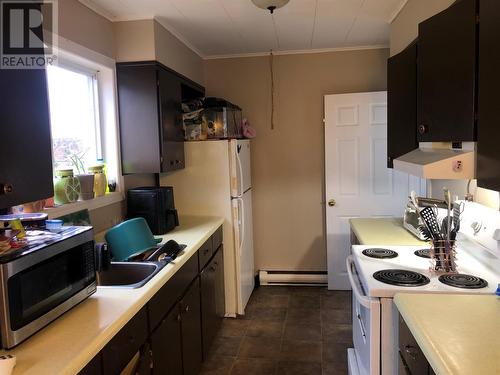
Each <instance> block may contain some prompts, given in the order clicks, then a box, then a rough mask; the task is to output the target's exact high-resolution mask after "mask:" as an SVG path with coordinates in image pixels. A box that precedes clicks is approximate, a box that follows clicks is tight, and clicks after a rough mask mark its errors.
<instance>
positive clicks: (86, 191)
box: [69, 154, 94, 201]
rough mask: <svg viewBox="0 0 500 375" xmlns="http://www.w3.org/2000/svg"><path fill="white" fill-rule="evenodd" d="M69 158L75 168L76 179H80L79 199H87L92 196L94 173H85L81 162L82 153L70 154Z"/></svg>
mask: <svg viewBox="0 0 500 375" xmlns="http://www.w3.org/2000/svg"><path fill="white" fill-rule="evenodd" d="M69 160H71V163H73V166H74V167H75V169H76V172H77V175H76V178H78V181H80V199H81V200H84V201H86V200H89V199H93V198H94V175H93V174H91V173H85V165H84V164H83V154H82V155H78V154H71V155H69Z"/></svg>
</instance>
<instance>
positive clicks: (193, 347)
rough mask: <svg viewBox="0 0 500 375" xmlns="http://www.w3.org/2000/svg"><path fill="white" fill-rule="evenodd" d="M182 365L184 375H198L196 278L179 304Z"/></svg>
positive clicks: (199, 321) (199, 337) (198, 284)
mask: <svg viewBox="0 0 500 375" xmlns="http://www.w3.org/2000/svg"><path fill="white" fill-rule="evenodd" d="M180 308H181V332H182V364H183V368H184V375H198V373H199V372H200V369H201V362H202V360H203V358H202V350H201V337H202V332H201V310H200V279H199V278H198V277H197V278H196V279H195V280H194V282H193V284H192V285H191V287H190V288H189V289H188V291H187V292H186V294H185V296H184V298H183V299H182V301H181V302H180Z"/></svg>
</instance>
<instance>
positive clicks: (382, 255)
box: [363, 248, 398, 259]
mask: <svg viewBox="0 0 500 375" xmlns="http://www.w3.org/2000/svg"><path fill="white" fill-rule="evenodd" d="M363 255H366V256H367V257H369V258H377V259H390V258H396V257H397V256H398V253H396V252H395V251H393V250H388V249H376V248H375V249H366V250H363Z"/></svg>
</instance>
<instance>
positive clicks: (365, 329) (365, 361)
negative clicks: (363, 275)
mask: <svg viewBox="0 0 500 375" xmlns="http://www.w3.org/2000/svg"><path fill="white" fill-rule="evenodd" d="M346 263H347V274H348V276H349V282H350V284H351V288H352V335H353V342H354V350H353V351H352V350H351V351H349V356H348V357H350V358H348V364H349V373H350V374H353V375H354V374H360V375H379V374H380V300H379V299H378V298H370V297H367V296H366V295H365V293H364V292H363V288H362V286H361V282H360V280H359V277H358V273H357V271H356V267H355V265H354V262H353V258H352V255H350V256H349V257H347V260H346ZM353 357H354V358H353Z"/></svg>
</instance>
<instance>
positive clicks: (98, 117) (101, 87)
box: [46, 39, 124, 217]
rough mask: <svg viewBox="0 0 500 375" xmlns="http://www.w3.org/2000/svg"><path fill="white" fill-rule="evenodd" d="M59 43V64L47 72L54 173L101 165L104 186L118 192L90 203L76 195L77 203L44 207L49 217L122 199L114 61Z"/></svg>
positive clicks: (87, 168)
mask: <svg viewBox="0 0 500 375" xmlns="http://www.w3.org/2000/svg"><path fill="white" fill-rule="evenodd" d="M59 44H60V45H59V46H60V49H59V51H58V64H57V65H53V66H48V67H47V83H48V92H49V108H50V120H51V135H52V161H53V174H54V176H55V175H56V171H57V170H63V169H72V170H73V173H74V175H75V176H76V175H79V174H83V173H88V172H89V167H92V166H95V165H100V164H104V165H105V166H106V171H105V172H106V177H107V182H108V183H111V185H112V186H113V187H115V189H116V190H114V191H113V190H112V189H111V190H110V191H109V192H106V194H105V195H104V196H99V197H94V199H88V200H81V199H83V196H80V200H78V201H77V202H75V203H69V204H59V205H56V207H55V208H53V207H51V206H50V205H48V206H47V210H46V212H47V213H48V214H49V217H59V216H62V215H66V214H69V213H72V212H77V211H79V210H82V209H88V210H94V209H96V208H100V207H103V206H107V205H110V204H115V203H117V202H120V201H122V200H123V198H124V197H123V193H122V186H123V178H122V177H121V170H120V157H119V151H118V148H119V143H118V123H117V112H116V109H117V101H116V80H115V77H116V72H115V66H116V65H115V64H116V62H115V61H114V60H112V59H110V58H108V57H106V56H103V55H100V54H97V53H93V52H92V51H90V50H88V49H86V48H85V47H82V46H79V45H77V44H75V43H71V42H68V41H65V40H63V39H61V40H60V43H59ZM63 47H64V48H63ZM48 202H49V203H47V204H50V203H51V202H50V201H48Z"/></svg>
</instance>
